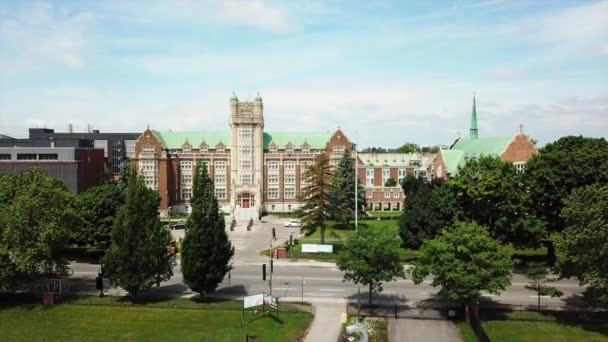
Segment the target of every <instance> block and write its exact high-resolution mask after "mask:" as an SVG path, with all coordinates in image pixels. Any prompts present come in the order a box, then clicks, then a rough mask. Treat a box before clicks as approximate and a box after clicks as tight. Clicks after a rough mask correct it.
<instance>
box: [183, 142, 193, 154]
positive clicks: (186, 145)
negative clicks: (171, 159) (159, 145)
mask: <svg viewBox="0 0 608 342" xmlns="http://www.w3.org/2000/svg"><path fill="white" fill-rule="evenodd" d="M182 152H192V145H190V143H189V142H188V140H186V142H185V143H184V144H183V145H182Z"/></svg>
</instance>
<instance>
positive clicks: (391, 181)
mask: <svg viewBox="0 0 608 342" xmlns="http://www.w3.org/2000/svg"><path fill="white" fill-rule="evenodd" d="M384 186H397V181H396V180H395V178H393V177H391V178H389V179H387V180H386V182H384Z"/></svg>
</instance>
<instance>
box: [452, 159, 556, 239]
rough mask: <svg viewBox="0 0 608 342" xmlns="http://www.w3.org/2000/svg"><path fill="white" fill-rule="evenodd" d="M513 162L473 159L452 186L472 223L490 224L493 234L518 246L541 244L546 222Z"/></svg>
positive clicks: (464, 213)
mask: <svg viewBox="0 0 608 342" xmlns="http://www.w3.org/2000/svg"><path fill="white" fill-rule="evenodd" d="M524 176H525V174H518V173H516V171H515V168H514V167H513V164H511V163H508V162H504V161H502V160H500V159H499V158H498V157H483V156H482V157H480V158H479V159H475V160H470V161H469V162H468V163H467V164H466V166H465V167H463V168H461V169H459V172H458V176H456V177H455V178H454V179H453V180H452V181H451V182H449V184H448V185H449V187H450V188H451V189H452V191H453V193H454V194H455V195H456V200H457V203H458V205H459V206H460V208H461V211H462V213H463V215H464V219H465V220H467V221H470V222H475V223H477V224H480V225H483V226H486V227H488V228H489V229H490V233H491V235H492V236H493V237H494V238H496V239H498V240H499V241H501V242H503V243H512V244H513V245H515V246H517V247H538V246H539V245H540V243H541V241H542V240H543V238H544V237H545V236H546V228H545V223H544V221H542V220H541V219H539V218H537V217H536V216H535V213H534V210H533V209H532V208H533V205H534V203H533V201H532V199H531V197H530V195H529V189H528V188H527V186H526V183H525V182H524V180H523V177H524Z"/></svg>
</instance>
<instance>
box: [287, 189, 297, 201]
mask: <svg viewBox="0 0 608 342" xmlns="http://www.w3.org/2000/svg"><path fill="white" fill-rule="evenodd" d="M294 198H296V188H295V187H294V186H286V187H285V199H294Z"/></svg>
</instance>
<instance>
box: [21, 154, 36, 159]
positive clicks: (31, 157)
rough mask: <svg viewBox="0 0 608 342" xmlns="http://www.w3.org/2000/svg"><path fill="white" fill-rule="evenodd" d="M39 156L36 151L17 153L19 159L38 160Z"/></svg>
mask: <svg viewBox="0 0 608 342" xmlns="http://www.w3.org/2000/svg"><path fill="white" fill-rule="evenodd" d="M36 159H38V156H37V155H36V154H35V153H19V154H17V160H36Z"/></svg>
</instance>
